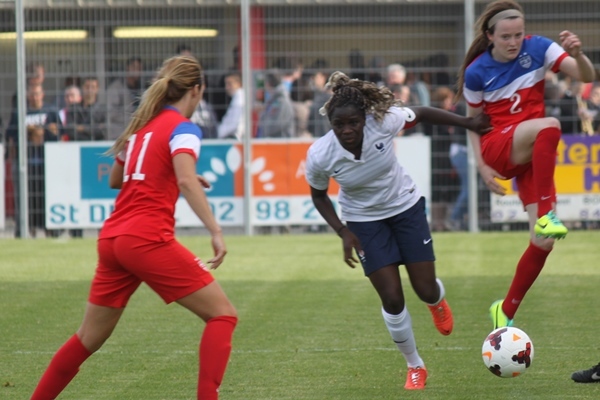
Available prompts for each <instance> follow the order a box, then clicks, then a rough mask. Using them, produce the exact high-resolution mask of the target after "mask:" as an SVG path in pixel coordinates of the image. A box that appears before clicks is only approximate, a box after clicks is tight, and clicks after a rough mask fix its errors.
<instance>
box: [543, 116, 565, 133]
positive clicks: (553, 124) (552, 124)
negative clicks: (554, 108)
mask: <svg viewBox="0 0 600 400" xmlns="http://www.w3.org/2000/svg"><path fill="white" fill-rule="evenodd" d="M546 128H556V129H558V131H559V136H560V129H561V128H560V121H559V120H558V119H556V118H555V117H547V118H546Z"/></svg>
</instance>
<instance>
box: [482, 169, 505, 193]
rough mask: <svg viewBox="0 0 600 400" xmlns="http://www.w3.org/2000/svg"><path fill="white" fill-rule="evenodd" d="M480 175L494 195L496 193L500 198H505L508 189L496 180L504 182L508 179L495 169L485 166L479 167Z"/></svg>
mask: <svg viewBox="0 0 600 400" xmlns="http://www.w3.org/2000/svg"><path fill="white" fill-rule="evenodd" d="M479 174H480V175H481V178H482V179H483V181H484V182H485V185H486V186H487V187H488V189H490V190H491V191H492V193H496V194H498V195H500V196H504V195H505V194H506V189H505V188H504V186H502V185H500V183H498V181H497V180H496V178H498V179H502V180H506V178H505V177H504V176H502V175H500V174H499V173H498V171H496V170H495V169H494V168H492V167H490V166H489V165H487V164H484V165H482V166H480V167H479Z"/></svg>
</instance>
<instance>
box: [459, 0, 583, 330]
mask: <svg viewBox="0 0 600 400" xmlns="http://www.w3.org/2000/svg"><path fill="white" fill-rule="evenodd" d="M476 26H477V36H476V37H475V40H474V41H473V43H472V44H471V47H470V48H469V50H468V52H467V56H466V58H465V60H464V63H463V65H462V68H461V72H460V74H459V82H458V84H459V93H458V95H459V96H460V95H463V96H464V98H465V100H466V101H467V104H468V110H467V113H468V115H470V116H476V115H478V114H481V113H485V114H487V115H489V117H490V121H491V125H492V126H493V128H494V130H493V131H492V132H490V133H488V134H486V135H485V136H482V137H479V136H478V135H476V134H475V133H474V132H469V135H470V136H471V144H472V147H473V150H474V153H475V159H476V162H477V167H478V169H479V173H480V174H481V177H482V178H483V180H484V181H485V183H486V185H487V186H488V188H489V189H490V190H491V191H492V192H494V193H496V194H499V195H503V194H504V188H503V187H502V186H501V185H500V184H499V183H498V182H497V181H496V178H498V179H510V178H515V179H516V182H517V186H518V188H519V197H520V199H521V201H522V203H523V206H524V208H525V211H527V214H528V216H529V227H530V243H529V246H528V248H527V250H525V253H523V255H522V257H521V259H520V261H519V263H518V265H517V271H516V273H515V276H514V278H513V282H512V284H511V286H510V288H509V290H508V293H507V295H506V297H505V298H504V299H502V300H498V301H496V302H494V303H493V304H492V306H491V307H490V314H491V317H492V321H493V324H494V329H495V328H498V327H502V326H510V325H512V319H513V317H514V315H515V313H516V312H517V309H518V307H519V305H520V303H521V301H522V300H523V298H524V297H525V294H526V293H527V291H528V290H529V288H530V287H531V286H532V285H533V283H534V281H535V279H536V278H537V276H538V275H539V273H540V272H541V270H542V268H543V267H544V264H545V262H546V258H547V257H548V255H549V254H550V251H551V250H552V246H553V244H554V239H556V238H559V239H560V238H563V237H565V236H566V234H567V228H566V227H565V226H564V225H563V223H562V222H561V221H560V220H559V219H558V217H557V216H556V214H555V212H554V207H555V205H556V190H555V187H554V169H555V166H556V152H557V147H558V143H559V141H560V137H561V126H560V122H559V121H558V120H557V119H556V118H553V117H545V105H544V76H545V73H546V71H548V70H551V71H553V72H563V73H564V74H566V75H568V76H570V77H572V78H573V79H577V80H582V81H584V82H591V81H592V80H593V79H594V77H595V71H594V68H593V66H592V63H591V62H590V60H589V59H588V58H587V57H586V56H585V55H584V54H583V51H582V50H581V41H580V40H579V38H578V37H577V36H576V35H575V34H573V33H571V32H569V31H563V32H561V33H560V35H559V38H560V41H561V45H559V44H557V43H555V42H553V41H552V40H550V39H548V38H545V37H542V36H526V35H525V17H524V15H523V10H522V8H521V6H520V5H519V4H518V3H517V2H515V1H512V0H500V1H494V2H492V3H490V4H488V6H487V7H486V9H485V10H484V12H483V14H482V15H481V16H480V17H479V19H478V21H477V23H476Z"/></svg>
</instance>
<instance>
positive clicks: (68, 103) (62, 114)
mask: <svg viewBox="0 0 600 400" xmlns="http://www.w3.org/2000/svg"><path fill="white" fill-rule="evenodd" d="M63 101H64V104H65V106H64V107H63V108H61V109H60V110H59V111H58V116H59V118H60V123H61V126H62V129H61V139H63V140H69V139H71V137H72V138H74V137H75V131H76V127H75V120H76V119H77V118H78V117H79V115H80V114H81V113H82V112H83V109H82V107H81V101H82V98H81V90H80V89H79V88H78V87H77V86H74V85H71V86H67V87H66V88H65V93H64V100H63ZM69 114H70V115H69Z"/></svg>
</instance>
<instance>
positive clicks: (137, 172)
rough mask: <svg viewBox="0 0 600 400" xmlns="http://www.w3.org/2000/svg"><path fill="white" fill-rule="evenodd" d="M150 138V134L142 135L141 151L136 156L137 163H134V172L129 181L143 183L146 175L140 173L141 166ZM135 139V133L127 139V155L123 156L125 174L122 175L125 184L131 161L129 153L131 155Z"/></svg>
mask: <svg viewBox="0 0 600 400" xmlns="http://www.w3.org/2000/svg"><path fill="white" fill-rule="evenodd" d="M151 137H152V132H147V133H144V142H143V143H142V149H141V150H140V153H139V154H138V157H137V162H136V163H135V170H134V171H133V174H131V180H133V181H143V180H144V178H145V177H146V174H144V173H142V166H143V165H144V156H145V155H146V149H147V148H148V143H150V138H151ZM136 139H137V133H134V134H133V135H131V137H130V138H129V144H128V146H127V154H126V156H125V174H124V175H123V182H127V181H128V180H129V173H128V172H129V162H130V161H131V153H133V148H134V147H135V141H136Z"/></svg>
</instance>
